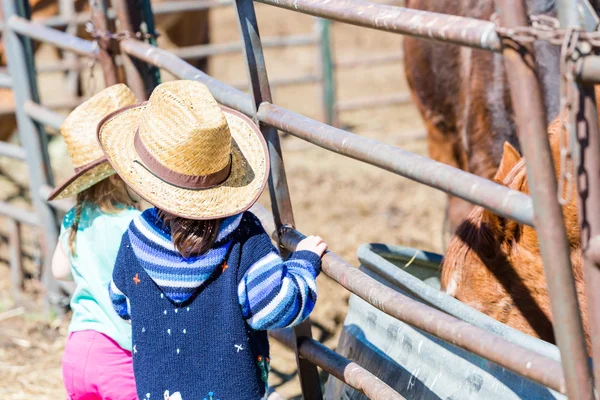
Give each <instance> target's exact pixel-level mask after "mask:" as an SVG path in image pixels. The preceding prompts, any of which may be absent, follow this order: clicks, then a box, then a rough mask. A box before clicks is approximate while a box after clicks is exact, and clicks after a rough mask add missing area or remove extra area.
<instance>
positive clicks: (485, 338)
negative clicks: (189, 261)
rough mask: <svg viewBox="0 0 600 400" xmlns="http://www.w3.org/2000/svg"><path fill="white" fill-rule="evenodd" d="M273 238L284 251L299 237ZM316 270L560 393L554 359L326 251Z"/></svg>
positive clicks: (287, 232) (291, 233)
mask: <svg viewBox="0 0 600 400" xmlns="http://www.w3.org/2000/svg"><path fill="white" fill-rule="evenodd" d="M279 237H280V243H281V245H282V246H284V247H285V248H286V249H288V250H290V251H292V250H294V249H295V248H296V246H297V245H298V243H299V242H300V240H302V239H304V238H305V236H304V235H303V234H302V233H300V232H298V231H297V230H295V229H293V228H290V227H284V228H283V229H282V230H281V232H280V235H279ZM322 270H323V272H324V273H325V274H326V275H327V276H329V277H330V278H332V279H333V280H334V281H336V282H338V283H339V284H340V285H342V286H343V287H344V288H346V289H347V290H349V291H350V292H351V293H354V294H355V295H357V296H358V297H360V298H362V299H363V300H365V301H367V302H368V303H370V304H371V305H373V306H374V307H376V308H378V309H379V310H381V311H383V312H384V313H386V314H388V315H390V316H392V317H394V318H397V319H398V320H400V321H403V322H406V323H408V324H410V325H412V326H414V327H415V328H417V329H421V330H423V331H424V332H427V333H429V334H431V335H434V336H435V337H438V338H440V339H443V340H445V341H446V342H448V343H451V344H453V345H456V346H458V347H460V348H463V349H465V350H467V351H470V352H471V353H473V354H477V355H478V356H481V357H483V358H486V359H488V360H490V361H492V362H494V363H496V364H498V365H500V366H502V367H504V368H507V369H509V370H511V371H513V372H515V373H517V374H519V375H522V376H524V377H526V378H528V379H531V380H533V381H535V382H538V383H541V384H542V385H545V386H548V387H549V388H552V389H554V390H556V391H557V392H560V393H565V391H566V384H565V378H564V376H563V370H562V367H561V364H560V363H559V362H557V361H554V360H551V359H549V358H547V357H544V356H542V355H540V354H538V353H536V352H533V351H531V350H527V349H524V348H522V347H520V346H518V345H515V344H513V343H510V342H509V341H507V340H506V339H503V338H501V337H499V336H496V335H494V334H492V333H489V332H487V331H485V330H483V329H481V328H478V327H475V326H473V325H471V324H469V323H467V322H464V321H461V320H459V319H457V318H455V317H453V316H450V315H448V314H446V313H444V312H442V311H439V310H437V309H435V308H433V307H430V306H428V305H425V304H423V303H420V302H418V301H416V300H413V299H411V298H410V297H408V296H405V295H403V294H401V293H399V292H397V291H395V290H394V289H391V288H389V287H387V286H384V285H382V284H381V283H380V282H378V281H377V280H375V279H374V278H371V277H370V276H369V275H367V274H365V273H364V272H362V271H360V270H359V269H357V268H355V267H353V266H352V265H350V264H348V263H347V262H346V261H345V260H343V259H342V258H341V257H339V256H337V255H336V254H334V253H332V252H330V251H328V252H327V253H326V254H325V255H324V256H323V267H322Z"/></svg>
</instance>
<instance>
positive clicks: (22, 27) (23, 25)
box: [7, 16, 99, 57]
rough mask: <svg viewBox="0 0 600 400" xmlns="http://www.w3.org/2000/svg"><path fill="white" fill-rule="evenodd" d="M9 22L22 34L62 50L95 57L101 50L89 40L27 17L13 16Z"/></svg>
mask: <svg viewBox="0 0 600 400" xmlns="http://www.w3.org/2000/svg"><path fill="white" fill-rule="evenodd" d="M7 24H8V28H9V29H11V30H13V31H14V32H16V33H18V34H20V35H23V36H26V37H29V38H31V39H35V40H38V41H40V42H44V43H48V44H51V45H53V46H55V47H57V48H59V49H62V50H68V51H72V52H74V53H76V54H80V55H83V56H89V57H94V56H96V55H97V54H98V52H99V50H98V48H97V47H95V46H94V44H93V43H92V42H91V41H89V40H85V39H81V38H78V37H77V36H72V35H69V34H68V33H64V32H61V31H57V30H56V29H52V28H48V27H45V26H44V25H40V24H36V23H33V22H30V21H28V20H26V19H25V18H21V17H17V16H12V17H10V18H9V19H8V21H7Z"/></svg>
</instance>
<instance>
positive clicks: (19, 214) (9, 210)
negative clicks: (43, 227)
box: [0, 201, 40, 226]
mask: <svg viewBox="0 0 600 400" xmlns="http://www.w3.org/2000/svg"><path fill="white" fill-rule="evenodd" d="M0 215H3V216H6V217H9V218H12V219H14V220H17V221H19V222H22V223H24V224H28V225H31V226H39V225H40V222H39V218H38V216H37V214H36V213H34V212H33V211H28V210H24V209H22V208H21V207H15V206H13V205H12V204H8V203H5V202H3V201H0Z"/></svg>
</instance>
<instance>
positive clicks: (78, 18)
mask: <svg viewBox="0 0 600 400" xmlns="http://www.w3.org/2000/svg"><path fill="white" fill-rule="evenodd" d="M232 3H233V2H232V1H230V0H201V1H199V0H186V1H167V2H162V3H158V4H156V5H153V6H152V12H153V13H154V15H161V14H170V13H178V12H189V11H201V10H208V9H210V8H220V7H227V6H230V5H231V4H232ZM108 18H109V19H113V20H114V19H115V11H114V10H113V9H112V8H111V9H109V10H108ZM89 20H90V13H89V12H80V13H77V14H75V15H73V16H72V17H65V16H63V15H55V16H52V17H46V18H35V17H34V18H33V22H35V23H40V24H42V25H45V26H48V27H51V28H59V27H63V26H67V25H72V24H75V25H84V24H85V23H87V22H88V21H89ZM2 29H4V23H1V22H0V30H2Z"/></svg>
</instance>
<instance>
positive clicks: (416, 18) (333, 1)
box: [256, 0, 502, 52]
mask: <svg viewBox="0 0 600 400" xmlns="http://www.w3.org/2000/svg"><path fill="white" fill-rule="evenodd" d="M256 2H258V3H263V4H268V5H271V6H275V7H280V8H285V9H287V10H292V11H297V12H301V13H303V14H309V15H313V16H315V17H321V18H327V19H331V20H334V21H340V22H344V23H346V24H351V25H357V26H363V27H365V28H372V29H377V30H380V31H386V32H393V33H400V34H402V35H409V36H415V37H420V38H424V39H430V40H435V41H441V42H444V43H453V44H459V45H463V46H469V47H474V48H477V49H483V50H489V51H495V52H499V51H501V50H502V47H501V43H500V38H499V37H498V35H497V34H496V27H495V25H494V24H493V23H492V22H489V21H482V20H477V19H473V18H464V17H457V16H453V15H445V14H439V13H433V12H427V11H420V10H412V9H409V8H403V7H394V6H389V5H383V4H375V3H372V2H368V1H364V0H330V1H323V0H256Z"/></svg>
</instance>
